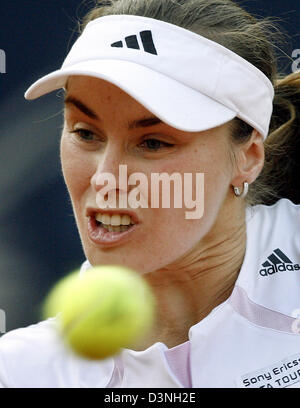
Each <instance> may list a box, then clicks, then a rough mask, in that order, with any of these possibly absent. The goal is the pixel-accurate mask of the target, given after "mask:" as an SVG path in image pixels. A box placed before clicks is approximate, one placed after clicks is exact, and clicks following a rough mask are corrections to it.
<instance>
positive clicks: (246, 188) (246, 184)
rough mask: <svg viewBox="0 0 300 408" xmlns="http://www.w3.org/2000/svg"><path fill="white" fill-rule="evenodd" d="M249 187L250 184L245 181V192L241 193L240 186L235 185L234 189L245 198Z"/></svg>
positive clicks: (235, 192) (237, 194) (239, 195)
mask: <svg viewBox="0 0 300 408" xmlns="http://www.w3.org/2000/svg"><path fill="white" fill-rule="evenodd" d="M248 188H249V184H248V183H247V181H244V189H243V192H242V193H241V192H240V189H239V188H238V187H234V188H233V189H234V194H235V195H236V196H237V197H240V198H244V197H246V195H247V193H248Z"/></svg>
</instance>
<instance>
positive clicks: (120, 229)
mask: <svg viewBox="0 0 300 408" xmlns="http://www.w3.org/2000/svg"><path fill="white" fill-rule="evenodd" d="M102 226H103V228H105V229H107V230H108V231H113V232H123V231H127V230H128V226H126V225H118V226H113V225H104V224H103V225H102Z"/></svg>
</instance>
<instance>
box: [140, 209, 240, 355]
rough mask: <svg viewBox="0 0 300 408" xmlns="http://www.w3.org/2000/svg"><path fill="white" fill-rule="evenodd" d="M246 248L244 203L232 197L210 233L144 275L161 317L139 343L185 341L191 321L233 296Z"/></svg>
mask: <svg viewBox="0 0 300 408" xmlns="http://www.w3.org/2000/svg"><path fill="white" fill-rule="evenodd" d="M232 205H236V206H237V207H236V210H235V211H234V209H233V208H232ZM245 249H246V223H245V208H244V206H242V205H241V203H236V202H234V203H231V207H230V206H224V207H223V208H222V209H221V210H220V212H219V214H218V217H217V220H216V221H215V224H214V226H213V228H212V229H211V230H210V232H209V234H207V235H206V236H205V237H204V239H202V240H201V242H199V243H198V244H197V246H196V247H194V248H193V249H192V250H191V251H190V252H189V253H188V254H185V255H184V257H182V258H181V259H180V260H177V261H176V265H175V264H172V265H169V266H168V267H166V268H164V269H161V270H158V271H155V272H153V273H149V274H148V275H145V278H146V279H147V281H148V283H150V285H151V287H152V289H153V291H154V294H155V296H156V299H157V305H158V307H157V318H156V323H155V325H154V327H153V329H152V331H151V336H150V337H148V338H147V339H146V340H144V343H143V344H140V345H139V346H137V348H136V349H139V350H141V349H145V348H147V347H149V346H150V345H151V344H153V343H155V342H158V341H160V342H163V343H165V344H166V345H167V346H168V347H169V348H171V347H175V346H176V345H178V344H181V343H183V342H185V341H187V340H188V332H189V329H190V327H191V326H193V325H195V324H196V323H198V322H200V321H201V320H202V319H203V318H205V317H206V316H207V315H208V314H209V313H210V312H211V311H212V309H214V308H215V307H217V306H218V305H219V304H221V303H222V302H224V301H225V300H226V299H228V297H229V296H230V294H231V292H232V290H233V288H234V285H235V282H236V279H237V277H238V275H239V271H240V268H241V266H242V263H243V259H244V255H245Z"/></svg>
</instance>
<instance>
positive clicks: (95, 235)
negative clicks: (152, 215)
mask: <svg viewBox="0 0 300 408" xmlns="http://www.w3.org/2000/svg"><path fill="white" fill-rule="evenodd" d="M99 212H101V213H105V214H120V211H119V212H117V211H111V210H109V211H108V210H106V211H102V210H101V211H99V209H97V210H96V211H95V209H88V210H87V217H88V223H87V231H88V237H89V239H90V240H91V241H92V242H93V243H95V244H97V245H101V246H104V247H113V246H116V245H120V244H123V243H124V242H127V241H128V240H130V239H131V238H132V237H133V233H134V232H135V231H136V229H137V228H139V223H138V222H137V223H136V224H134V225H133V226H132V227H130V229H129V230H128V231H123V232H113V231H104V229H103V228H101V227H99V226H98V224H97V222H96V219H95V214H96V213H99ZM122 214H128V215H130V216H131V214H132V213H131V212H130V211H122ZM132 219H133V221H134V222H136V220H137V217H136V216H135V217H132Z"/></svg>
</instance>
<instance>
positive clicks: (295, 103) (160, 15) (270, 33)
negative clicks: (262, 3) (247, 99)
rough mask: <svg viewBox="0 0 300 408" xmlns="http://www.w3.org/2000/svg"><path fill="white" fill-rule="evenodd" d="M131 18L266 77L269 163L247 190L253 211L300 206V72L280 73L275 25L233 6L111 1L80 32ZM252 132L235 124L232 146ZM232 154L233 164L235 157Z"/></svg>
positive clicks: (213, 1)
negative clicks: (210, 45) (167, 28)
mask: <svg viewBox="0 0 300 408" xmlns="http://www.w3.org/2000/svg"><path fill="white" fill-rule="evenodd" d="M113 14H129V15H137V16H144V17H150V18H154V19H157V20H162V21H165V22H168V23H171V24H175V25H177V26H179V27H182V28H185V29H187V30H190V31H192V32H194V33H196V34H200V35H202V36H203V37H206V38H208V39H210V40H212V41H215V42H217V43H219V44H221V45H223V46H224V47H226V48H228V49H230V50H231V51H233V52H235V53H236V54H238V55H240V56H241V57H242V58H244V59H246V60H247V61H249V62H250V63H251V64H253V65H254V66H256V67H257V68H258V69H259V70H260V71H262V72H263V73H264V74H265V75H266V76H267V77H268V78H269V80H270V81H271V82H272V84H273V86H274V89H275V97H274V102H273V115H272V118H271V123H270V129H269V135H268V137H267V139H266V140H265V142H264V147H265V162H264V167H263V169H262V171H261V173H260V174H259V176H258V177H257V179H256V180H255V181H254V182H253V183H252V184H251V185H250V186H249V192H248V195H247V196H246V199H245V202H246V204H247V205H249V206H253V205H257V204H266V205H271V204H273V203H275V202H276V201H277V200H278V199H279V198H282V197H284V198H288V199H290V200H292V201H293V202H295V203H300V177H299V174H300V173H299V170H300V158H299V157H300V137H299V136H300V135H299V129H300V72H295V73H292V74H290V75H287V76H284V75H283V74H280V73H279V72H278V58H277V56H276V49H277V45H276V44H277V42H278V41H279V42H281V40H282V39H283V38H284V34H283V33H282V32H281V31H280V30H279V28H278V27H277V26H276V24H275V22H274V21H275V19H274V21H273V19H270V18H264V19H258V18H255V17H254V16H252V15H251V14H249V13H248V12H247V11H246V10H244V9H243V8H242V7H241V6H239V5H238V4H237V3H235V2H234V1H231V0H111V1H96V2H95V7H94V8H93V9H91V10H90V11H89V12H88V13H87V14H86V15H85V16H84V18H83V19H82V22H80V23H79V32H82V31H83V30H84V28H85V27H86V25H87V24H88V23H89V22H90V21H92V20H94V19H96V18H98V17H102V16H107V15H113ZM252 131H253V128H252V127H251V126H250V125H248V124H247V123H245V122H244V121H242V120H240V119H239V118H234V119H233V120H232V121H231V137H230V142H231V143H232V144H235V145H239V144H242V143H246V142H247V141H249V140H250V138H251V134H252ZM233 151H234V149H233V150H232V152H231V153H232V154H233V156H232V158H233V159H234V160H235V155H234V153H233Z"/></svg>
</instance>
